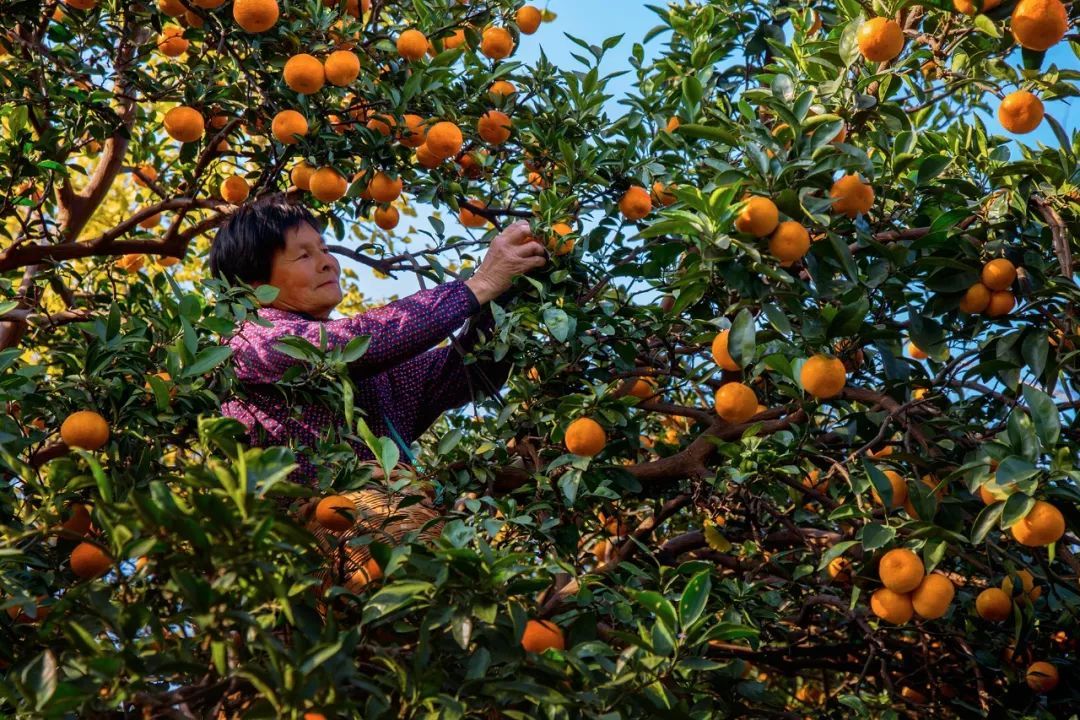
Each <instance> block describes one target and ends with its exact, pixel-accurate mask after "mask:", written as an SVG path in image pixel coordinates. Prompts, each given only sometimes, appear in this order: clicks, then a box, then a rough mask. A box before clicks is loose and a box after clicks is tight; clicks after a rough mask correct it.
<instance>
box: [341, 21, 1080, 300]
mask: <svg viewBox="0 0 1080 720" xmlns="http://www.w3.org/2000/svg"><path fill="white" fill-rule="evenodd" d="M534 2H536V4H537V6H538V7H544V4H545V3H543V2H539V1H537V0H534ZM546 4H547V6H548V7H549V8H550V9H551V10H552V11H553V12H554V13H556V14H557V16H558V17H557V19H556V20H555V22H553V23H545V24H543V25H541V26H540V30H539V31H537V33H536V34H535V35H531V36H523V37H522V42H521V44H520V47H519V48H518V50H517V52H516V53H515V55H514V59H515V60H517V61H519V62H522V63H525V64H532V63H533V62H535V61H536V60H537V59H538V58H539V56H540V51H541V48H542V49H543V51H544V52H545V53H546V54H547V56H548V59H549V60H551V62H553V63H554V64H555V65H558V66H560V67H565V68H570V69H575V68H579V67H581V65H580V63H578V61H577V60H575V59H574V58H573V57H572V56H571V53H574V52H577V53H581V52H582V51H581V48H580V47H578V46H577V45H575V44H574V43H572V42H571V41H570V40H568V39H567V38H566V33H569V34H571V35H574V36H576V37H578V38H581V39H583V40H585V41H587V42H589V43H590V44H594V45H599V44H600V43H601V41H603V40H604V39H606V38H608V37H611V36H613V35H620V34H622V35H624V37H623V39H622V42H620V43H619V45H617V46H616V47H615V48H614V49H613V50H611V51H609V53H608V54H607V56H606V57H605V59H604V63H603V65H602V66H601V68H600V70H601V73H602V74H603V73H610V72H615V71H618V70H620V69H630V65H629V63H628V62H627V58H628V57H629V55H630V50H631V48H632V46H633V43H634V42H638V41H640V39H641V38H643V37H644V36H645V33H647V32H648V31H649V30H650V29H652V28H653V27H654V26H655V25H657V24H659V22H660V20H659V18H658V17H657V16H656V15H655V13H653V12H652V11H650V10H649V9H648V8H647V7H646V2H644V1H643V0H551V2H549V3H546ZM653 4H655V5H663V4H664V0H655V2H653ZM666 41H667V36H666V35H661V36H660V37H658V38H656V39H654V40H652V41H651V42H650V43H649V45H647V46H646V48H645V50H646V57H647V58H648V57H650V56H652V55H653V54H655V53H656V52H658V51H659V50H661V49H662V48H663V46H664V44H665V43H666ZM1008 62H1009V64H1010V65H1012V66H1013V67H1020V66H1021V62H1020V53H1019V51H1017V52H1016V53H1014V55H1013V56H1012V57H1010V58H1008ZM1052 64H1056V65H1057V66H1058V67H1059V68H1070V69H1076V68H1077V67H1078V61H1077V58H1076V56H1075V55H1074V54H1073V52H1072V50H1071V48H1070V47H1069V46H1068V44H1067V43H1064V42H1062V43H1058V45H1057V46H1056V47H1054V48H1052V49H1051V51H1050V52H1049V53H1048V56H1047V58H1046V60H1045V62H1044V64H1043V69H1044V70H1046V69H1047V68H1049V67H1050V66H1051V65H1052ZM633 82H634V75H633V73H632V72H631V73H628V74H626V75H623V76H621V77H618V78H616V79H615V80H613V81H612V82H611V84H610V85H609V89H610V91H611V92H612V93H613V94H615V96H616V97H614V98H612V100H611V101H609V103H608V106H607V111H608V113H609V114H611V115H616V114H618V113H620V112H621V111H622V110H621V108H620V106H619V105H618V104H617V100H618V97H619V96H620V95H621V94H623V93H626V92H628V91H630V90H631V89H632V86H633ZM1046 110H1047V113H1049V114H1052V115H1053V116H1054V118H1055V119H1056V120H1057V121H1058V122H1059V123H1061V125H1062V126H1063V127H1064V128H1065V130H1066V132H1068V133H1071V132H1073V131H1075V130H1076V129H1077V127H1078V126H1080V111H1078V110H1077V107H1076V102H1075V101H1074V102H1073V103H1072V104H1068V103H1066V102H1063V101H1054V102H1047V103H1046ZM982 119H983V122H984V123H985V124H986V125H987V128H988V130H989V131H990V132H991V133H994V134H1003V135H1007V133H1006V132H1005V131H1004V130H1003V129H1002V128H1001V126H1000V125H999V124H998V122H997V118H996V117H994V116H992V115H983V116H982ZM1023 139H1024V142H1025V143H1027V144H1029V145H1035V144H1036V143H1039V142H1041V143H1044V144H1047V145H1051V146H1056V145H1057V139H1056V137H1055V136H1054V134H1053V132H1052V130H1051V129H1050V126H1049V124H1048V123H1046V122H1043V123H1042V124H1041V125H1040V126H1039V128H1038V129H1036V130H1035V131H1034V132H1033V133H1030V134H1029V135H1026V136H1024V138H1023ZM417 211H418V213H419V217H418V218H416V222H415V224H416V225H417V226H419V227H425V226H426V224H427V223H426V218H425V216H426V213H427V212H428V208H427V207H426V206H422V205H418V206H417ZM445 219H446V220H447V221H448V224H449V225H450V227H449V228H448V229H449V230H450V231H454V228H455V226H456V223H455V222H454V218H445ZM402 226H403V227H404V226H406V223H402ZM343 264H345V265H347V266H352V267H354V269H356V270H357V273H358V275H359V277H360V279H361V288H362V290H363V291H364V293H365V295H367V296H368V297H370V298H378V297H386V296H389V295H393V294H397V295H407V294H410V293H412V292H415V291H416V290H418V289H419V286H418V285H417V282H416V279H415V278H413V277H411V276H405V275H399V276H398V278H396V279H392V280H381V281H378V282H375V281H374V278H373V277H372V274H371V271H370V270H369V269H368V268H364V267H358V266H356V265H354V264H353V263H351V261H348V260H345V261H343Z"/></svg>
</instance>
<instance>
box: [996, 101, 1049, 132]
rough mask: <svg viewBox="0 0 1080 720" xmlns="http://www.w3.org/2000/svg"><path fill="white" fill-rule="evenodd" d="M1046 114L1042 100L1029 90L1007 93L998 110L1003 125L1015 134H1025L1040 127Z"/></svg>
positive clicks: (999, 119) (999, 120)
mask: <svg viewBox="0 0 1080 720" xmlns="http://www.w3.org/2000/svg"><path fill="white" fill-rule="evenodd" d="M1045 114H1046V111H1045V110H1044V109H1043V104H1042V100H1040V99H1039V98H1037V97H1035V95H1033V94H1031V93H1029V92H1028V91H1027V90H1017V91H1016V92H1014V93H1009V94H1008V95H1006V96H1005V98H1004V99H1003V100H1002V101H1001V104H1000V105H998V111H997V117H998V122H999V123H1001V127H1003V128H1005V129H1006V130H1008V131H1009V132H1011V133H1013V134H1014V135H1023V134H1025V133H1029V132H1031V131H1032V130H1034V129H1035V128H1037V127H1039V123H1041V122H1042V119H1043V116H1044V115H1045Z"/></svg>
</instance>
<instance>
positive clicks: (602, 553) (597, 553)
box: [592, 538, 613, 565]
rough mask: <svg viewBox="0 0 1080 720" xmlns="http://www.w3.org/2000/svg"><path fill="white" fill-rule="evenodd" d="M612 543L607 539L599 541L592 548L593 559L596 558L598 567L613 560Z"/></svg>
mask: <svg viewBox="0 0 1080 720" xmlns="http://www.w3.org/2000/svg"><path fill="white" fill-rule="evenodd" d="M612 550H613V548H612V546H611V541H610V540H606V539H603V538H602V539H600V540H597V541H596V543H595V544H594V545H593V546H592V554H593V557H594V558H596V564H597V565H603V564H604V563H606V562H607V561H608V560H609V559H610V558H611V551H612Z"/></svg>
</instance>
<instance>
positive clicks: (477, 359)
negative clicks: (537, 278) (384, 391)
mask: <svg viewBox="0 0 1080 720" xmlns="http://www.w3.org/2000/svg"><path fill="white" fill-rule="evenodd" d="M510 295H511V293H509V292H508V293H504V294H503V295H502V296H500V297H499V298H498V299H496V300H495V302H496V303H498V304H499V305H502V304H503V303H504V302H505V301H507V300H508V299H509V297H510ZM494 331H495V317H494V315H493V314H492V313H491V310H490V307H486V308H484V309H483V310H482V311H481V312H480V313H479V314H477V315H476V316H475V317H474V318H473V319H472V321H471V322H470V323H469V325H468V327H467V328H466V329H465V331H464V332H463V333H462V334H461V336H460V337H459V338H457V344H458V345H459V346H460V347H461V351H459V350H458V349H457V348H456V347H454V343H451V344H450V345H449V346H448V347H440V348H435V349H433V350H428V351H427V352H426V353H423V354H422V355H420V356H418V357H416V358H413V359H412V360H409V361H408V362H405V363H402V364H401V365H400V366H399V367H396V368H394V369H393V370H391V371H390V373H389V374H390V376H391V382H392V384H393V387H394V392H395V396H396V397H397V398H399V399H403V398H409V399H410V400H412V399H413V398H415V399H416V400H418V402H416V403H415V404H414V407H413V408H412V410H413V412H412V413H409V414H410V415H411V416H412V417H413V418H414V420H413V425H412V427H410V428H409V430H410V436H411V437H419V436H420V435H422V434H423V433H424V432H425V431H426V430H427V429H428V428H429V427H431V424H432V423H434V422H435V421H436V420H437V419H438V418H439V416H440V415H442V414H443V413H444V412H446V411H447V410H451V409H453V408H457V407H461V406H462V405H465V404H466V403H468V402H470V401H471V400H474V399H479V398H480V397H481V396H487V397H490V396H492V395H497V394H498V392H499V390H500V389H501V388H502V386H503V384H505V383H506V379H507V378H508V377H509V376H510V370H511V369H512V367H513V363H512V362H511V361H510V360H509V359H507V358H504V359H502V360H499V361H496V360H494V359H493V358H491V357H490V355H489V354H488V355H478V354H476V352H475V351H476V348H477V346H478V345H479V344H481V342H483V341H485V340H487V339H490V338H491V336H492V335H493V334H494ZM467 358H468V362H467Z"/></svg>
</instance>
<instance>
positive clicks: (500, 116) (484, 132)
mask: <svg viewBox="0 0 1080 720" xmlns="http://www.w3.org/2000/svg"><path fill="white" fill-rule="evenodd" d="M512 127H513V121H511V120H510V116H508V115H507V114H506V113H504V112H500V111H498V110H488V111H487V112H486V113H484V114H483V115H481V116H480V119H479V120H478V121H477V122H476V131H477V133H479V135H480V137H481V138H482V139H483V140H484V142H487V143H490V144H492V145H502V144H503V143H504V142H506V141H507V140H509V139H510V130H511V128H512Z"/></svg>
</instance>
